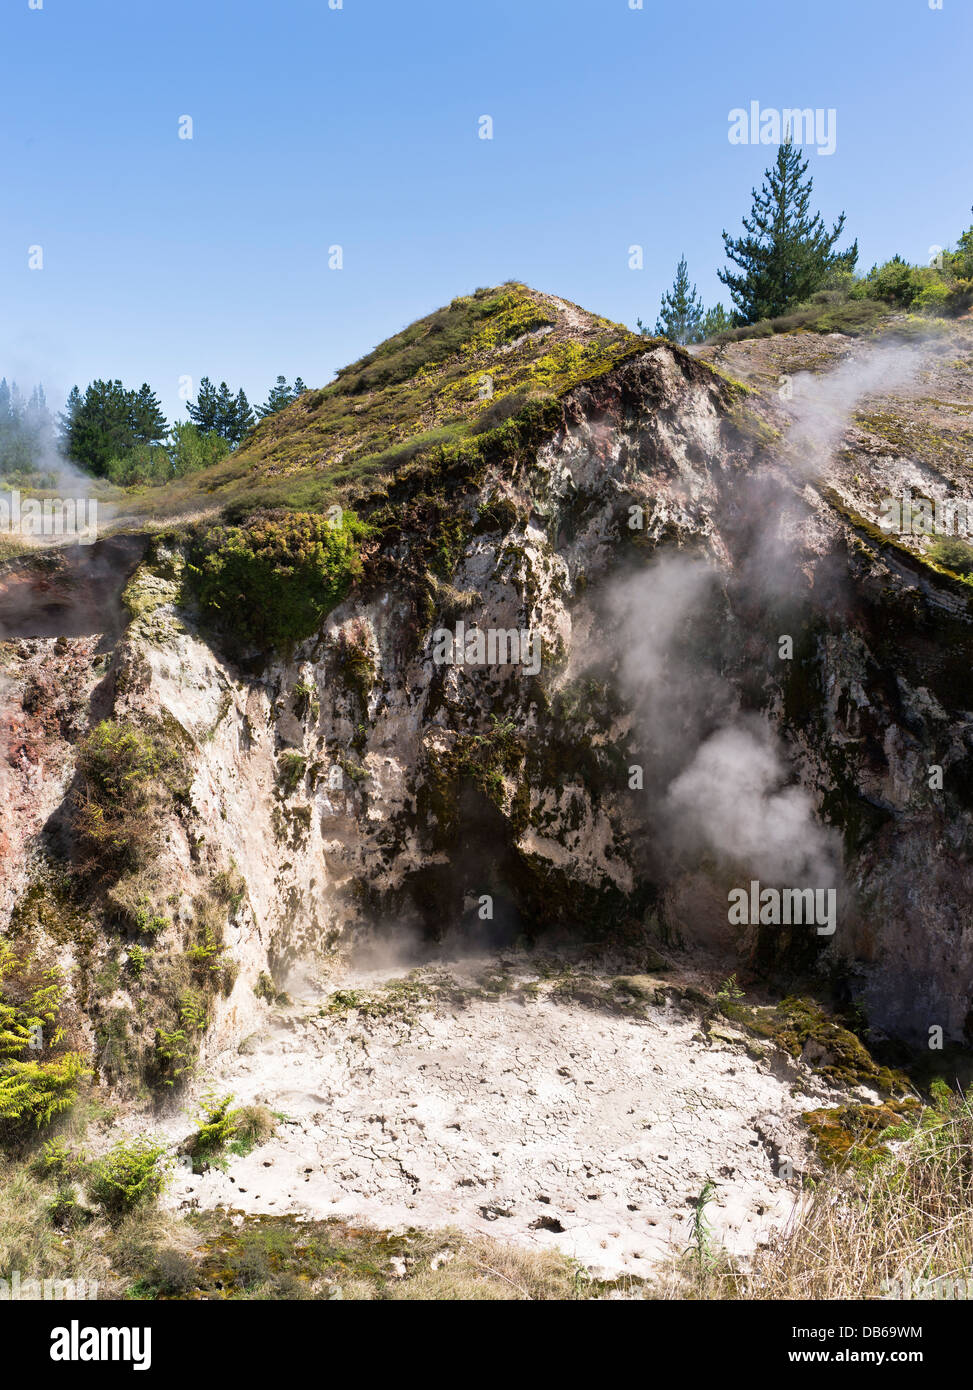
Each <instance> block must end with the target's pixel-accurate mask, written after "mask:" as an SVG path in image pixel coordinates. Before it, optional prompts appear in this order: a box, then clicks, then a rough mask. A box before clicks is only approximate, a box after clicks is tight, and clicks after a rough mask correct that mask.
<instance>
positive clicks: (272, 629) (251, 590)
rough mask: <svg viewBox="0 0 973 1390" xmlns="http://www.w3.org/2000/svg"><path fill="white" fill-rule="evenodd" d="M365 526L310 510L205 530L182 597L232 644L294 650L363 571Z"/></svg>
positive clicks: (350, 517)
mask: <svg viewBox="0 0 973 1390" xmlns="http://www.w3.org/2000/svg"><path fill="white" fill-rule="evenodd" d="M366 534H367V528H366V527H365V526H364V525H363V524H362V523H361V522H360V521H359V520H358V518H357V517H355V516H354V515H353V514H352V513H351V512H345V513H343V514H342V516H341V518H340V520H339V521H337V522H335V521H333V520H332V519H330V518H324V517H319V516H310V515H308V514H306V513H286V512H277V513H266V514H256V515H254V516H252V517H251V518H250V520H249V521H248V522H247V523H246V524H245V525H243V526H229V527H224V526H217V527H207V528H205V529H200V530H198V531H197V532H196V534H195V536H194V538H193V541H192V544H191V546H190V559H189V563H188V564H187V566H186V571H185V579H184V584H183V601H184V602H187V603H192V602H195V603H196V604H197V605H198V606H199V610H200V613H201V615H202V617H203V618H204V620H206V621H207V622H209V623H211V624H212V625H214V626H216V627H217V628H219V629H220V630H221V631H222V632H224V633H225V634H226V635H227V636H228V637H229V638H230V639H231V640H232V641H234V642H236V643H239V644H241V645H242V646H245V647H250V646H253V647H257V648H260V649H261V650H264V651H266V650H268V649H273V648H288V647H290V646H291V645H293V643H295V642H300V641H303V639H304V638H306V637H310V636H311V635H312V634H313V633H315V632H316V631H317V629H318V628H319V626H320V624H321V622H322V620H323V619H324V617H325V616H326V615H327V614H328V613H329V612H330V610H331V609H332V608H333V607H334V606H335V604H336V603H338V602H340V600H341V599H342V598H344V596H345V595H346V594H347V592H348V590H349V588H350V587H351V584H352V581H353V580H354V579H355V577H356V576H357V575H358V574H359V573H360V571H361V560H360V556H359V542H360V541H361V539H362V538H363V537H364V536H365V535H366Z"/></svg>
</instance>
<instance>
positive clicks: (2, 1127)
mask: <svg viewBox="0 0 973 1390" xmlns="http://www.w3.org/2000/svg"><path fill="white" fill-rule="evenodd" d="M90 1075H91V1071H90V1068H88V1067H86V1066H85V1060H84V1057H83V1056H82V1055H81V1053H80V1052H66V1053H64V1054H63V1055H62V1056H60V1057H57V1058H55V1059H54V1060H53V1061H50V1062H8V1063H7V1064H6V1066H5V1067H4V1068H3V1070H2V1071H0V1134H3V1133H5V1132H6V1133H7V1134H13V1133H18V1132H21V1131H23V1130H26V1129H29V1128H31V1127H33V1128H35V1129H41V1128H42V1127H43V1126H44V1125H49V1124H50V1123H51V1121H52V1120H53V1119H54V1118H55V1117H56V1116H57V1115H60V1114H62V1113H63V1112H64V1111H65V1110H69V1109H70V1108H71V1106H72V1105H73V1104H74V1102H75V1100H77V1096H78V1083H79V1081H80V1080H81V1079H82V1077H85V1076H90Z"/></svg>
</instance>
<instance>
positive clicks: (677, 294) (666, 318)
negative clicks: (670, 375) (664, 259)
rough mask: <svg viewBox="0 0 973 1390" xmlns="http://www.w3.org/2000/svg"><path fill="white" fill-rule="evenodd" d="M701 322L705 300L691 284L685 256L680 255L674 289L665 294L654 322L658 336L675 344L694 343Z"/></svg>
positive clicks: (696, 339) (697, 336)
mask: <svg viewBox="0 0 973 1390" xmlns="http://www.w3.org/2000/svg"><path fill="white" fill-rule="evenodd" d="M702 321H703V301H702V300H701V299H700V297H699V295H698V294H697V293H696V286H695V285H693V287H692V289H690V287H689V271H688V269H687V267H686V257H685V256H681V257H680V258H679V264H678V266H677V267H676V278H675V280H674V281H673V284H672V289H671V290H670V291H669V292H668V293H667V294H664V295H663V296H662V308H661V309H660V311H659V317H658V319H657V320H656V325H655V332H656V337H659V338H668V339H669V341H670V342H672V343H695V342H697V341H698V338H699V328H700V324H701V323H702Z"/></svg>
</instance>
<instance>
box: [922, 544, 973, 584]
mask: <svg viewBox="0 0 973 1390" xmlns="http://www.w3.org/2000/svg"><path fill="white" fill-rule="evenodd" d="M929 554H930V556H931V557H932V559H933V560H935V561H936V563H937V565H942V566H944V568H945V569H948V570H952V571H953V573H954V574H961V575H967V574H973V545H970V543H969V541H964V540H960V538H959V537H958V536H944V537H943V538H942V539H941V540H938V541H936V542H935V543H934V544H933V545H931V546H930V547H929Z"/></svg>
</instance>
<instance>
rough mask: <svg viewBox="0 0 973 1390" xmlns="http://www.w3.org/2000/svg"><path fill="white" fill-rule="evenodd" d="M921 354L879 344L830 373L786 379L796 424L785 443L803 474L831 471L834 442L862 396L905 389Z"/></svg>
mask: <svg viewBox="0 0 973 1390" xmlns="http://www.w3.org/2000/svg"><path fill="white" fill-rule="evenodd" d="M921 361H922V354H921V351H920V350H919V349H918V348H914V347H881V348H874V349H872V350H871V351H869V352H867V353H865V354H863V355H861V356H852V357H849V358H847V359H846V360H845V361H844V362H842V363H841V365H840V366H838V367H836V368H835V369H834V371H831V372H818V373H816V372H800V373H798V374H797V375H796V376H794V377H793V378H791V379H790V381H789V383H788V388H789V396H788V397H787V399H788V401H789V406H790V414H791V417H792V420H793V423H792V425H791V427H790V429H789V431H788V436H787V446H788V450H789V452H790V454H791V455H792V457H793V459H794V464H795V465H796V468H797V470H798V472H799V475H800V476H801V477H802V478H803V479H804V480H805V481H807V482H813V481H815V480H816V479H817V478H819V477H820V476H821V475H822V474H823V473H825V472H826V471H827V469H828V466H829V464H830V462H831V457H832V454H833V453H834V449H835V446H836V445H837V444H838V443H839V442H840V440H841V437H842V435H843V434H844V433H845V430H846V429H847V428H848V425H849V423H850V421H851V417H852V414H853V412H854V410H855V407H856V405H857V404H858V402H859V401H860V400H861V399H862V398H863V397H864V396H871V395H875V394H876V393H881V394H882V395H888V394H889V393H891V392H893V391H900V390H902V389H904V388H905V387H907V386H908V385H909V383H910V382H911V381H912V380H913V378H914V377H915V376H916V374H917V372H918V371H919V367H920V364H921Z"/></svg>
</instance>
